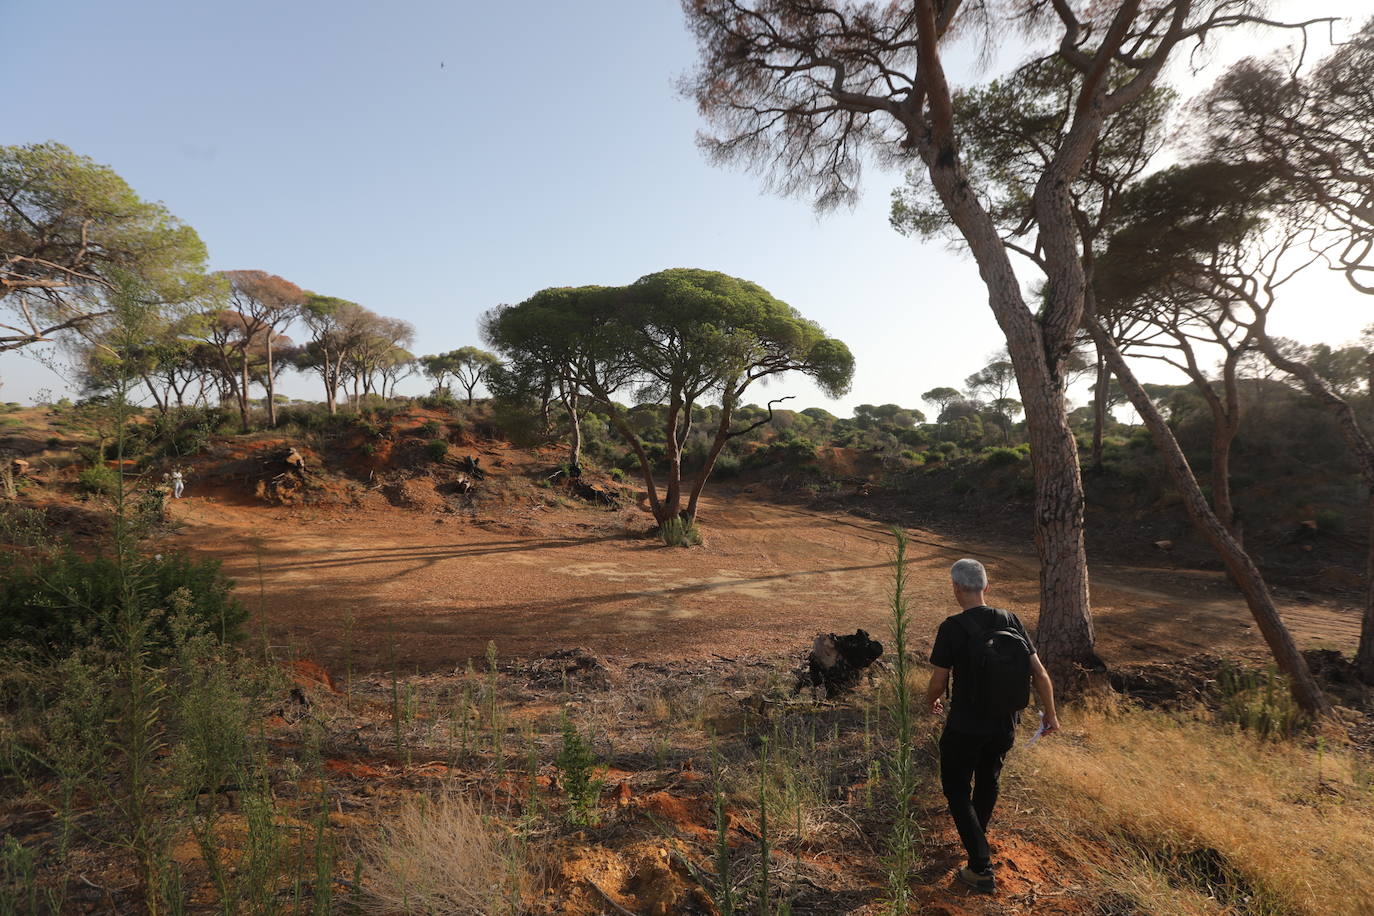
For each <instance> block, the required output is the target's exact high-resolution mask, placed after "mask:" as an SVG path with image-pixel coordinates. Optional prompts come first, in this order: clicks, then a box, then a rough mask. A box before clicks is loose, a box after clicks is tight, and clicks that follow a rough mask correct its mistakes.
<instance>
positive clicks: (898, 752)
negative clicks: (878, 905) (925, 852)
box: [885, 529, 917, 916]
mask: <svg viewBox="0 0 1374 916" xmlns="http://www.w3.org/2000/svg"><path fill="white" fill-rule="evenodd" d="M893 534H894V535H895V536H896V539H897V546H896V550H895V552H894V554H893V558H892V593H891V595H890V608H891V611H892V650H893V655H892V681H893V688H894V699H893V701H892V708H891V711H890V719H891V725H892V733H893V734H892V739H893V746H892V753H891V756H890V757H889V759H888V774H889V781H890V785H891V787H892V794H893V799H892V800H893V804H894V811H895V817H894V818H893V821H892V830H891V832H890V833H889V834H888V841H887V857H886V863H885V864H886V866H887V906H888V912H889V913H892V914H893V916H901V914H905V913H906V912H907V909H908V907H909V906H910V902H911V889H910V885H909V884H908V881H909V878H910V875H911V870H912V868H913V866H914V865H915V864H916V843H917V835H916V830H917V827H916V823H915V820H914V819H913V818H912V816H911V797H912V795H914V794H915V792H916V762H915V760H914V757H913V754H912V731H913V724H914V721H915V718H916V716H915V710H914V709H913V708H912V705H913V703H912V696H911V684H910V682H909V671H910V667H911V665H910V661H909V660H908V657H907V651H906V647H907V626H908V623H909V620H908V610H907V599H906V582H907V562H906V545H907V539H906V532H904V531H902V530H901V529H894V530H893Z"/></svg>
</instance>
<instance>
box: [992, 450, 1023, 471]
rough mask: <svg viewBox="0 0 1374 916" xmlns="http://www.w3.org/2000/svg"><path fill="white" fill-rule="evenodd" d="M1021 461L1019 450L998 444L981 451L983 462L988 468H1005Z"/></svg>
mask: <svg viewBox="0 0 1374 916" xmlns="http://www.w3.org/2000/svg"><path fill="white" fill-rule="evenodd" d="M1020 463H1021V452H1019V451H1017V450H1016V449H1014V448H1006V447H1005V446H998V447H997V448H990V449H988V450H987V451H986V452H984V453H983V464H984V465H985V466H987V467H989V468H1005V467H1010V466H1012V465H1014V464H1020Z"/></svg>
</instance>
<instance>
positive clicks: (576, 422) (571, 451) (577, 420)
mask: <svg viewBox="0 0 1374 916" xmlns="http://www.w3.org/2000/svg"><path fill="white" fill-rule="evenodd" d="M468 403H469V404H471V403H472V401H471V399H469V400H468ZM563 406H564V407H566V408H567V410H568V423H569V424H570V425H571V427H572V432H571V434H570V435H569V440H570V441H569V443H568V469H569V470H570V471H571V472H572V475H573V476H574V477H576V476H577V472H578V470H579V469H580V468H581V467H582V418H581V417H579V416H578V414H577V409H578V397H577V393H576V392H574V393H573V394H572V395H571V396H570V397H568V398H565V399H564V401H563Z"/></svg>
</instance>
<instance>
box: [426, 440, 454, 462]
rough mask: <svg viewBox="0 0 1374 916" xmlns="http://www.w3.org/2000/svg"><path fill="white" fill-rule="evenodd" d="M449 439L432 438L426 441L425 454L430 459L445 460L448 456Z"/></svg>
mask: <svg viewBox="0 0 1374 916" xmlns="http://www.w3.org/2000/svg"><path fill="white" fill-rule="evenodd" d="M448 448H449V446H448V440H447V439H430V440H429V441H428V442H426V443H425V454H426V455H427V456H429V460H430V461H443V460H444V459H445V458H447V457H448Z"/></svg>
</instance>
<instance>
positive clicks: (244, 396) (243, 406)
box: [238, 341, 248, 432]
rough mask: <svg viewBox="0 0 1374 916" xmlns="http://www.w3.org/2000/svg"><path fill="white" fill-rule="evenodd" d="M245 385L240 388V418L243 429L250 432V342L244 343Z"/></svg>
mask: <svg viewBox="0 0 1374 916" xmlns="http://www.w3.org/2000/svg"><path fill="white" fill-rule="evenodd" d="M242 363H243V387H242V388H241V389H240V390H239V393H238V394H239V419H240V420H241V421H242V423H243V431H244V432H248V344H247V342H246V341H245V343H244V345H243V360H242Z"/></svg>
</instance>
